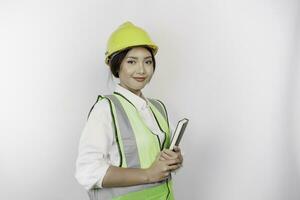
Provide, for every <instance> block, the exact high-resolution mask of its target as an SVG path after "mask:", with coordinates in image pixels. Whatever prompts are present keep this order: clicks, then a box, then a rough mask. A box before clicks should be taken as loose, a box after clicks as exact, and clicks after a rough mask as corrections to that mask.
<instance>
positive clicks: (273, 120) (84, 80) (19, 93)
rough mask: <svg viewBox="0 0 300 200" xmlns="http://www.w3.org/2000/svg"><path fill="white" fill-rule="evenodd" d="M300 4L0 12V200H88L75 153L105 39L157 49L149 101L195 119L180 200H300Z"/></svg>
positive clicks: (78, 4)
mask: <svg viewBox="0 0 300 200" xmlns="http://www.w3.org/2000/svg"><path fill="white" fill-rule="evenodd" d="M299 5H300V2H299V1H297V0H226V1H225V0H224V1H221V0H207V1H204V0H198V1H196V0H194V1H188V0H186V1H183V0H182V1H178V0H172V1H163V0H161V1H158V0H152V1H141V0H127V1H121V0H119V1H100V0H98V1H96V0H94V1H84V0H72V1H71V0H68V1H59V0H48V1H38V0H36V1H34V0H28V1H13V0H12V1H8V0H7V1H6V0H0V66H1V73H0V94H1V104H0V106H1V107H0V110H1V115H0V116H1V117H0V120H1V129H0V134H1V138H0V199H1V200H8V199H9V200H17V199H25V200H40V199H44V200H48V199H49V200H65V199H70V200H71V199H72V200H83V199H86V200H87V199H88V196H87V194H86V192H85V190H84V189H83V187H82V186H81V185H79V184H78V183H77V182H76V179H75V178H74V172H75V159H76V156H77V148H78V141H79V137H80V134H81V131H82V129H83V126H84V123H85V120H86V117H87V114H88V111H89V109H90V108H91V106H92V105H93V103H94V102H95V100H96V97H97V95H98V94H107V93H109V92H111V90H112V88H113V87H112V84H110V82H111V81H112V80H111V79H110V78H109V73H108V68H107V67H106V66H105V64H104V52H105V46H106V41H107V39H108V37H109V35H110V33H111V32H112V31H113V30H115V29H116V28H117V27H118V26H119V25H120V24H121V23H123V22H125V21H127V20H129V21H131V22H133V23H134V24H136V25H138V26H140V27H143V28H144V29H145V30H147V31H148V32H149V34H150V35H151V37H152V38H153V40H154V41H155V42H156V43H157V44H158V46H159V52H158V54H157V57H156V59H157V68H156V72H155V76H154V77H153V79H152V81H151V83H150V84H149V85H148V86H147V87H146V88H145V90H144V93H145V95H146V96H149V97H156V98H159V99H161V100H162V101H164V102H165V104H166V105H167V108H168V110H169V114H170V117H171V120H172V121H173V123H176V121H177V120H179V119H180V118H182V117H188V118H189V119H190V124H189V126H188V128H187V132H186V135H185V137H184V139H183V141H182V148H183V150H184V152H185V160H184V166H183V168H182V169H181V170H180V171H179V172H178V173H177V174H176V176H174V181H175V186H174V187H175V194H176V197H177V198H176V199H179V200H181V199H182V200H184V199H195V200H196V199H197V200H198V199H199V200H298V199H300V192H299V187H300V177H299V172H300V136H299V133H300V123H299V122H300V120H299V118H300V103H299V102H300V82H299V76H300V71H299V66H300V40H299V39H300V15H299V13H300V7H299Z"/></svg>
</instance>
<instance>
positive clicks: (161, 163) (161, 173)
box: [146, 151, 180, 183]
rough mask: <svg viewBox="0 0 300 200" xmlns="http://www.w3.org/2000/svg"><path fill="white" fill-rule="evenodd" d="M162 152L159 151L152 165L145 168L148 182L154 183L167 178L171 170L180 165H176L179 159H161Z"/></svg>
mask: <svg viewBox="0 0 300 200" xmlns="http://www.w3.org/2000/svg"><path fill="white" fill-rule="evenodd" d="M162 154H165V153H164V152H163V151H161V152H160V153H159V154H158V156H157V158H156V160H155V161H154V162H153V163H152V165H151V166H150V167H149V168H148V169H146V174H147V177H148V182H149V183H155V182H159V181H162V180H165V179H167V178H168V177H169V175H170V172H171V171H174V170H176V169H178V168H179V167H180V165H178V162H179V161H180V160H179V159H168V160H167V159H165V160H162V159H161V157H162Z"/></svg>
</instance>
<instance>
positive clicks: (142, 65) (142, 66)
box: [138, 63, 145, 73]
mask: <svg viewBox="0 0 300 200" xmlns="http://www.w3.org/2000/svg"><path fill="white" fill-rule="evenodd" d="M138 72H139V73H145V67H144V63H139V71H138Z"/></svg>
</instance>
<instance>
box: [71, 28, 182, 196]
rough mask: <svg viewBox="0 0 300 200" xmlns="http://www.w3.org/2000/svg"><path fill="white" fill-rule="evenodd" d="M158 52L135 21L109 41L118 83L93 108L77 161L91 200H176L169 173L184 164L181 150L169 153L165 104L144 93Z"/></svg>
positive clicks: (109, 61)
mask: <svg viewBox="0 0 300 200" xmlns="http://www.w3.org/2000/svg"><path fill="white" fill-rule="evenodd" d="M157 50H158V47H157V46H156V45H155V44H154V43H153V42H152V40H151V39H150V37H149V35H148V34H147V33H146V32H145V31H144V30H143V29H141V28H139V27H137V26H135V25H133V24H132V23H131V22H125V23H124V24H122V25H121V26H120V27H119V28H118V29H117V30H116V31H114V32H113V33H112V35H111V36H110V38H109V40H108V43H107V52H106V58H105V62H106V64H107V65H108V66H109V67H110V70H111V73H112V74H113V75H114V76H115V77H116V78H119V79H120V83H119V84H117V85H116V88H115V92H114V93H113V94H112V95H106V96H99V97H98V99H97V101H96V103H95V104H94V106H93V107H92V109H91V110H90V113H89V116H88V120H87V122H86V125H85V127H84V130H83V132H82V136H81V138H80V144H79V153H78V158H77V161H76V175H75V176H76V178H77V180H78V182H79V183H80V184H82V185H83V186H84V187H85V188H86V189H87V190H88V194H89V197H90V199H91V200H107V199H114V200H116V199H118V200H127V199H128V200H129V199H130V200H140V199H174V197H173V190H172V181H171V172H173V171H174V170H177V169H178V168H180V167H181V165H182V162H183V158H182V155H181V151H180V148H179V147H175V149H174V151H171V150H168V149H167V148H168V146H169V145H170V137H171V136H170V134H171V131H170V128H169V122H168V116H167V111H166V109H165V106H164V105H163V103H162V102H161V101H159V100H154V99H150V98H146V97H145V96H144V95H143V93H142V89H143V88H144V87H145V85H146V84H147V83H149V81H150V80H151V78H152V75H153V73H154V70H155V58H154V55H155V54H156V52H157Z"/></svg>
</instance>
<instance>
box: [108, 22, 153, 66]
mask: <svg viewBox="0 0 300 200" xmlns="http://www.w3.org/2000/svg"><path fill="white" fill-rule="evenodd" d="M142 45H145V46H149V47H150V48H151V49H153V54H154V55H155V54H156V53H157V50H158V46H156V44H154V43H153V41H152V40H151V38H150V36H149V35H148V33H147V32H146V31H144V30H143V29H142V28H140V27H137V26H135V25H134V24H132V23H131V22H129V21H127V22H125V23H123V24H121V25H120V26H119V27H118V29H117V30H115V31H114V32H113V33H112V34H111V35H110V37H109V39H108V42H107V47H106V52H105V63H106V64H107V65H108V64H109V59H110V56H111V55H112V54H114V53H116V52H118V51H121V50H124V49H126V48H128V47H134V46H142Z"/></svg>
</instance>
